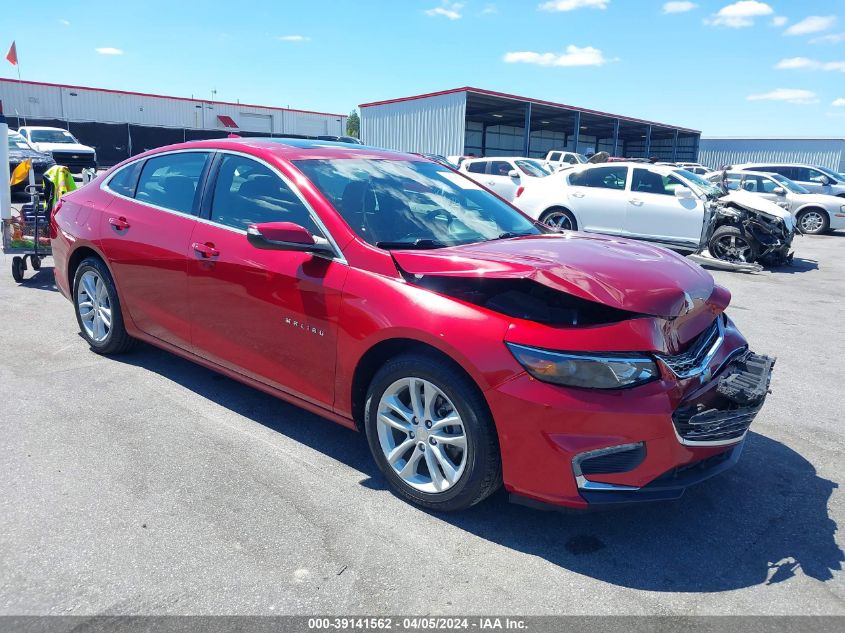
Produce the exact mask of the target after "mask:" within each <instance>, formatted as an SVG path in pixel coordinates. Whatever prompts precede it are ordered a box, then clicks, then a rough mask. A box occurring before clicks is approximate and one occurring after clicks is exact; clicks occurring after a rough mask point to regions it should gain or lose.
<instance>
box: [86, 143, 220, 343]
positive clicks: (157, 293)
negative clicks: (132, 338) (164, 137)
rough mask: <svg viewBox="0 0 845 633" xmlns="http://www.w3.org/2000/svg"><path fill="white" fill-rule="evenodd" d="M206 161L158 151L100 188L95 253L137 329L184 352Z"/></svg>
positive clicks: (202, 156) (203, 156)
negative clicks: (103, 192) (100, 226)
mask: <svg viewBox="0 0 845 633" xmlns="http://www.w3.org/2000/svg"><path fill="white" fill-rule="evenodd" d="M208 157H209V154H208V152H175V153H172V154H162V155H160V156H156V157H154V158H150V159H148V160H147V161H139V162H138V163H133V164H130V165H128V166H127V167H125V168H123V169H121V170H120V171H119V172H117V173H116V174H115V176H114V177H113V178H112V179H111V180H110V181H109V183H108V185H107V187H108V188H109V189H111V191H112V193H113V194H114V198H113V201H112V203H111V204H110V205H109V206H108V208H107V209H106V212H105V213H104V219H103V221H104V222H108V225H107V226H106V227H105V230H104V231H103V235H104V237H103V240H102V248H103V251H104V252H105V254H106V256H107V257H108V259H109V262H110V264H111V267H112V271H113V272H114V276H115V282H116V283H117V286H118V289H119V290H120V292H121V295H122V297H123V299H124V302H125V304H126V305H125V306H124V308H125V309H126V310H127V311H128V312H129V315H130V316H131V317H132V321H133V322H134V323H135V325H136V326H137V327H138V328H139V329H140V330H141V331H142V332H145V333H146V334H149V335H150V336H154V337H156V338H157V339H160V340H162V341H164V342H166V343H170V344H171V345H176V346H178V347H181V348H183V349H190V320H189V311H188V302H187V301H186V300H185V298H186V296H187V293H188V277H187V267H188V259H187V254H188V250H189V248H188V247H189V243H190V238H191V233H192V232H193V230H194V225H195V224H196V216H195V215H194V214H195V212H196V211H197V209H198V206H197V205H198V197H199V196H198V191H199V190H200V183H201V182H202V178H203V175H204V170H205V168H206V164H207V162H208ZM138 169H140V170H141V172H140V175H138V174H137V173H136V171H137V170H138Z"/></svg>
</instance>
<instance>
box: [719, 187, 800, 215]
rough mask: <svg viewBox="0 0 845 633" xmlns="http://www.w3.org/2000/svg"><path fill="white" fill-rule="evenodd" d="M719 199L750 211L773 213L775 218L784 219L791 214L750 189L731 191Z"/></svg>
mask: <svg viewBox="0 0 845 633" xmlns="http://www.w3.org/2000/svg"><path fill="white" fill-rule="evenodd" d="M720 199H721V200H722V202H734V203H736V204H739V205H740V206H743V207H748V208H749V209H751V210H752V211H759V212H760V213H766V214H768V215H773V216H775V217H776V218H781V219H785V220H786V219H790V220H791V219H792V214H791V213H790V212H789V211H787V210H786V209H784V208H783V207H780V206H778V205H777V204H775V203H774V202H772V201H771V200H766V199H765V198H763V197H762V196H760V195H758V194H756V193H751V192H750V191H742V190H739V191H731V192H730V193H729V194H727V195H725V196H722V197H721V198H720Z"/></svg>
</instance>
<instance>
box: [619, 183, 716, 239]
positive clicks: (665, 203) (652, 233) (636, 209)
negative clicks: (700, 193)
mask: <svg viewBox="0 0 845 633" xmlns="http://www.w3.org/2000/svg"><path fill="white" fill-rule="evenodd" d="M685 186H686V185H685V184H684V183H683V182H682V181H681V180H680V179H679V178H677V177H675V176H674V175H663V174H660V173H658V172H656V171H652V170H650V169H646V168H644V167H634V168H633V170H632V174H631V187H630V193H629V198H628V207H627V215H626V219H625V233H626V234H627V235H628V236H630V237H634V238H637V239H643V240H648V241H655V242H659V243H661V244H667V245H673V246H680V247H684V248H697V247H698V246H699V244H700V242H701V233H702V227H703V223H704V203H703V202H702V201H701V200H699V199H698V198H678V197H677V196H676V195H675V189H677V188H678V187H685Z"/></svg>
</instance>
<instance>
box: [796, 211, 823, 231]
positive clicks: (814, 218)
mask: <svg viewBox="0 0 845 633" xmlns="http://www.w3.org/2000/svg"><path fill="white" fill-rule="evenodd" d="M795 221H796V223H797V224H798V228H799V229H800V230H801V232H802V233H804V234H805V235H821V234H822V233H827V230H828V229H829V228H830V217H828V215H827V213H825V212H824V211H822V210H821V209H804V210H803V211H799V212H798V216H797V217H796V218H795Z"/></svg>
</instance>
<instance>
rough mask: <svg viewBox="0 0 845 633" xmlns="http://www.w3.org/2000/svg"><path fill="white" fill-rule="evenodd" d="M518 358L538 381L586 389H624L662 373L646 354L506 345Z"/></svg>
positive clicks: (652, 378) (653, 378)
mask: <svg viewBox="0 0 845 633" xmlns="http://www.w3.org/2000/svg"><path fill="white" fill-rule="evenodd" d="M506 344H507V346H508V349H509V350H510V351H511V353H512V354H513V355H514V358H516V360H517V361H518V362H519V364H520V365H522V366H523V367H524V368H525V371H527V372H528V373H529V374H531V375H532V376H534V378H536V379H537V380H542V381H543V382H550V383H554V384H556V385H566V386H567V387H582V388H585V389H622V388H625V387H634V386H636V385H641V384H643V383H646V382H650V381H652V380H655V379H656V378H658V377H659V376H660V370H659V369H658V368H657V365H656V364H655V362H654V361H653V360H652V359H651V358H650V357H649V356H646V355H644V354H634V353H630V354H629V353H621V354H615V353H599V354H586V353H580V352H554V351H551V350H546V349H540V348H538V347H528V346H526V345H517V344H515V343H506Z"/></svg>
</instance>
